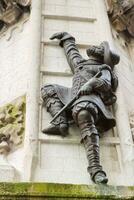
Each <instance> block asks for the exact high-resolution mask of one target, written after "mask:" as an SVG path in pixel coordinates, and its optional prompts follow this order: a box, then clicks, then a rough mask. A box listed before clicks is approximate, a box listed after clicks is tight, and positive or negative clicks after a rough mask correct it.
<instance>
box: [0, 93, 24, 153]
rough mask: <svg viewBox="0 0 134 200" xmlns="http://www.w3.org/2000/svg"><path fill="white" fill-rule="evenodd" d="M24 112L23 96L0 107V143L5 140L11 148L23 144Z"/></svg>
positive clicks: (13, 148)
mask: <svg viewBox="0 0 134 200" xmlns="http://www.w3.org/2000/svg"><path fill="white" fill-rule="evenodd" d="M25 112H26V97H25V96H22V97H19V98H17V99H16V100H14V101H13V102H11V103H9V104H7V105H5V106H4V107H1V108H0V143H2V142H3V141H4V142H7V144H8V146H9V147H10V149H11V150H15V149H16V148H18V147H19V146H20V145H22V144H23V140H24V132H25Z"/></svg>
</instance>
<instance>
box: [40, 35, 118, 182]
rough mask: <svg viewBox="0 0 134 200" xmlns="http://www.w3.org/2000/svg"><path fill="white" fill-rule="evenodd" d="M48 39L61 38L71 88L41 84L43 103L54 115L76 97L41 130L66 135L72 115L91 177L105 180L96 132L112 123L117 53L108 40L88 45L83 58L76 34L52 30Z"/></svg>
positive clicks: (97, 133)
mask: <svg viewBox="0 0 134 200" xmlns="http://www.w3.org/2000/svg"><path fill="white" fill-rule="evenodd" d="M50 39H51V40H53V39H58V40H59V41H60V43H59V45H60V46H61V47H63V49H64V52H65V55H66V58H67V61H68V63H69V66H70V68H71V70H72V73H73V84H72V88H67V87H64V86H60V85H57V84H49V85H45V86H43V87H42V89H41V93H42V98H43V101H44V104H45V106H46V108H47V111H48V112H49V113H50V114H51V116H52V117H54V116H55V115H56V114H57V113H58V112H59V111H60V110H61V109H62V108H63V106H65V105H66V104H67V103H68V102H70V101H71V100H72V99H74V100H75V101H72V104H71V105H70V104H69V106H68V107H66V109H65V110H63V111H62V112H61V113H60V115H58V116H57V117H56V119H55V120H54V121H53V122H52V123H51V124H50V126H49V127H47V128H45V129H44V130H43V131H42V132H43V133H46V134H49V135H61V136H64V137H65V136H67V135H68V127H69V122H70V121H71V118H72V119H73V120H74V122H75V123H76V125H77V126H78V127H79V129H80V133H81V142H82V143H83V144H84V147H85V150H86V154H87V159H88V163H89V166H88V172H89V173H90V176H91V179H92V180H93V181H94V182H95V183H97V184H100V183H103V184H106V183H107V182H108V178H107V176H106V173H105V172H104V171H103V169H102V166H101V164H100V155H99V135H100V134H101V133H102V132H104V131H107V130H109V129H111V128H112V127H114V126H115V119H114V117H113V116H112V113H111V112H110V110H109V106H110V105H113V104H114V103H115V101H116V96H115V94H114V92H115V91H116V88H117V86H118V79H117V77H116V75H115V73H114V71H113V68H114V65H116V64H118V63H119V56H118V55H117V54H115V53H114V52H112V51H111V50H110V48H109V44H108V42H102V43H101V44H100V46H89V48H88V49H87V55H88V56H89V59H88V60H86V59H84V58H83V57H82V56H81V55H80V53H79V50H78V49H77V46H76V44H75V38H74V37H73V36H72V35H70V34H69V33H67V32H59V33H55V34H54V35H52V37H51V38H50Z"/></svg>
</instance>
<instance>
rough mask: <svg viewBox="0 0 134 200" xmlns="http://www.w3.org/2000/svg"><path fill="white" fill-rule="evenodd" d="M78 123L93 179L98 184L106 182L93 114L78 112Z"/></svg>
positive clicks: (83, 111)
mask: <svg viewBox="0 0 134 200" xmlns="http://www.w3.org/2000/svg"><path fill="white" fill-rule="evenodd" d="M78 125H79V128H80V131H81V137H82V143H83V144H84V147H85V150H86V154H87V159H88V163H89V166H88V168H87V170H88V172H89V173H90V176H91V179H92V181H93V182H95V183H96V184H106V183H107V182H108V178H107V176H106V173H105V172H104V171H103V170H102V166H101V165H100V155H99V135H98V131H97V129H96V127H95V125H94V119H93V116H92V115H91V114H90V113H89V112H88V111H86V110H81V111H80V112H79V113H78Z"/></svg>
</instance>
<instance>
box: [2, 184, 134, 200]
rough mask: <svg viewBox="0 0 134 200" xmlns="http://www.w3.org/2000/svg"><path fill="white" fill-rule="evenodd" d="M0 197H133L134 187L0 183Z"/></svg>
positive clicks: (123, 199)
mask: <svg viewBox="0 0 134 200" xmlns="http://www.w3.org/2000/svg"><path fill="white" fill-rule="evenodd" d="M0 198H1V199H4V198H5V199H23V198H24V199H36V200H37V199H38V198H39V199H49V198H50V199H55V198H57V199H62V198H63V199H120V200H121V199H122V200H125V199H134V187H123V186H118V187H115V186H103V185H100V186H95V185H92V186H91V185H71V184H52V183H16V184H12V183H8V184H6V185H5V184H4V183H1V184H0Z"/></svg>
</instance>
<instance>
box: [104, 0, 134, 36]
mask: <svg viewBox="0 0 134 200" xmlns="http://www.w3.org/2000/svg"><path fill="white" fill-rule="evenodd" d="M106 3H107V9H108V15H109V17H110V19H111V22H112V24H113V26H114V27H115V29H116V30H117V31H118V32H124V31H125V32H127V33H129V35H131V36H132V37H134V0H106Z"/></svg>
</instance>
